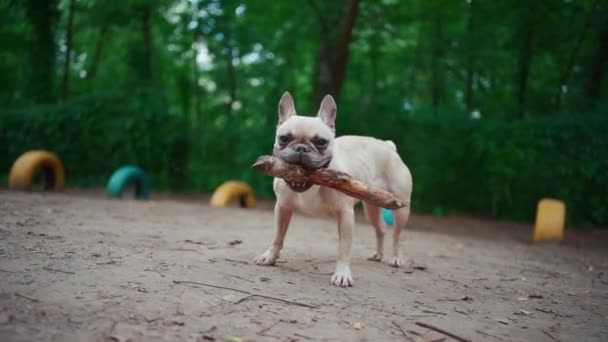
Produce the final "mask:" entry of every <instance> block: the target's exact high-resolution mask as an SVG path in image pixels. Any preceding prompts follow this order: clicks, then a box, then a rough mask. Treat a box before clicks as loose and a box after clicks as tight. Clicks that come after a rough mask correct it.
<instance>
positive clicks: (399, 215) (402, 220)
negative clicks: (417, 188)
mask: <svg viewBox="0 0 608 342" xmlns="http://www.w3.org/2000/svg"><path fill="white" fill-rule="evenodd" d="M393 215H394V217H395V224H394V227H393V254H392V256H391V258H390V259H388V260H387V262H388V264H389V265H390V266H393V267H401V266H402V265H403V258H402V257H401V250H400V237H401V231H402V230H403V229H404V228H405V226H406V225H407V221H408V220H409V218H410V207H409V206H407V207H405V208H400V209H397V210H394V211H393Z"/></svg>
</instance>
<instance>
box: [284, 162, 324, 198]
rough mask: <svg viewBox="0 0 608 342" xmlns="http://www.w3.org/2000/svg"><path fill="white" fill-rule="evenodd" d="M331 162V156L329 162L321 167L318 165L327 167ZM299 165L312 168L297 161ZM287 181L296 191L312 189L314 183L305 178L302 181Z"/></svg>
mask: <svg viewBox="0 0 608 342" xmlns="http://www.w3.org/2000/svg"><path fill="white" fill-rule="evenodd" d="M329 163H331V158H329V160H327V162H326V163H325V164H323V165H322V166H321V167H318V169H326V168H327V167H328V166H329ZM295 164H297V165H300V166H302V167H303V168H307V169H310V167H308V166H306V165H304V164H301V163H295ZM285 183H287V185H288V186H289V188H290V189H291V190H292V191H294V192H304V191H306V190H308V189H310V188H311V187H312V185H313V184H312V183H311V182H308V181H305V180H301V181H297V182H294V181H287V180H286V181H285Z"/></svg>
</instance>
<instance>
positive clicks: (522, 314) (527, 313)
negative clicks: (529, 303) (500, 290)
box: [514, 310, 533, 316]
mask: <svg viewBox="0 0 608 342" xmlns="http://www.w3.org/2000/svg"><path fill="white" fill-rule="evenodd" d="M532 313H533V312H532V311H527V310H519V311H517V312H515V313H514V314H515V315H520V316H530V315H532Z"/></svg>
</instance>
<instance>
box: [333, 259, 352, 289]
mask: <svg viewBox="0 0 608 342" xmlns="http://www.w3.org/2000/svg"><path fill="white" fill-rule="evenodd" d="M331 284H332V285H336V286H340V287H350V286H353V276H352V275H351V274H350V267H349V266H348V265H347V264H345V263H341V262H338V264H337V265H336V271H335V272H334V275H332V276H331Z"/></svg>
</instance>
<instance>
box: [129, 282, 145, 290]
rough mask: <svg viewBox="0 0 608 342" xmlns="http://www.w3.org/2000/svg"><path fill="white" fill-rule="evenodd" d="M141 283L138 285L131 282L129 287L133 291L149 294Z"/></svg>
mask: <svg viewBox="0 0 608 342" xmlns="http://www.w3.org/2000/svg"><path fill="white" fill-rule="evenodd" d="M140 284H141V283H136V282H132V281H130V282H129V287H130V288H132V289H133V290H136V291H138V292H148V290H146V288H145V287H143V286H140Z"/></svg>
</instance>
